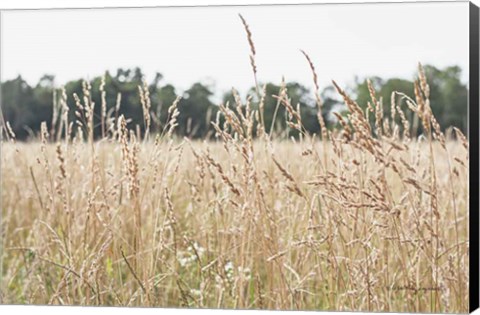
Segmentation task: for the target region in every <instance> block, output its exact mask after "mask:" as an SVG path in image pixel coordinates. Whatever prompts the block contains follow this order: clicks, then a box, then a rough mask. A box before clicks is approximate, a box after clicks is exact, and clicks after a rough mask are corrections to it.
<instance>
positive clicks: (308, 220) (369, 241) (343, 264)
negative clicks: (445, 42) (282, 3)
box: [1, 18, 469, 312]
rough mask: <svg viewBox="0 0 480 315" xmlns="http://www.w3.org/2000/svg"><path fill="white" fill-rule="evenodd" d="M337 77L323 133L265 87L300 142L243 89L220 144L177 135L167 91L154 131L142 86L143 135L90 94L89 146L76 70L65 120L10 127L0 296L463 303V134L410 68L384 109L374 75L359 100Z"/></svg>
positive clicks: (426, 308) (229, 109) (353, 306)
mask: <svg viewBox="0 0 480 315" xmlns="http://www.w3.org/2000/svg"><path fill="white" fill-rule="evenodd" d="M242 20H243V18H242ZM243 23H244V25H245V27H246V29H247V34H248V39H249V42H250V44H251V48H252V56H251V62H252V66H253V70H254V75H255V80H256V66H255V58H254V57H255V50H254V47H253V42H252V41H251V32H250V31H249V29H248V25H247V24H246V22H245V20H243ZM304 54H305V57H306V58H307V61H308V65H309V66H310V68H311V69H312V72H313V77H314V83H315V86H316V90H315V98H316V100H317V106H318V108H319V110H321V108H322V103H321V99H320V97H319V95H318V83H317V75H316V73H315V67H314V66H313V62H312V60H311V59H310V57H309V56H308V55H307V54H306V53H304ZM334 84H335V87H336V89H337V91H338V92H339V94H340V95H341V96H342V97H343V99H344V101H345V104H346V106H347V108H348V115H346V116H340V115H339V114H337V119H339V122H340V124H341V125H342V128H341V129H340V130H328V129H327V128H326V127H325V123H324V122H323V121H322V120H321V119H322V115H319V123H320V126H321V127H322V130H321V133H322V136H321V140H320V139H319V138H318V136H312V135H308V134H306V133H305V131H304V128H303V126H302V121H301V115H300V109H299V107H297V106H296V104H291V103H290V99H289V98H288V91H287V90H286V88H285V85H283V88H282V90H281V91H280V92H279V93H278V95H275V96H274V97H276V98H277V100H278V106H284V107H285V109H286V111H287V113H288V117H287V118H288V121H287V125H288V126H289V128H293V129H296V130H298V131H299V133H300V135H301V136H300V138H299V139H297V140H285V139H284V140H282V139H274V138H273V137H272V136H271V135H272V134H271V132H268V128H267V127H268V126H265V125H264V124H263V118H262V117H263V112H262V108H263V107H262V104H260V105H259V106H258V107H255V108H258V110H256V109H253V108H254V107H253V105H252V103H251V101H252V100H251V99H250V98H248V99H246V100H242V99H241V98H240V97H236V103H235V104H230V106H228V105H227V104H225V105H222V106H220V116H219V117H218V119H217V120H216V122H215V123H213V126H214V128H215V130H216V136H217V141H212V142H201V141H198V142H193V141H189V140H188V139H176V138H174V137H173V136H172V134H173V130H174V129H175V127H176V125H177V122H176V118H177V117H178V114H179V112H178V109H177V104H178V101H179V100H177V101H176V102H175V103H174V104H172V106H171V107H170V109H169V111H168V113H169V119H168V123H167V125H166V126H165V128H164V131H163V133H161V134H158V135H154V134H150V133H149V125H150V114H149V110H148V109H149V107H150V103H149V102H150V101H149V95H148V89H145V88H144V87H139V93H140V98H141V100H142V110H143V112H144V118H145V119H144V120H145V130H146V132H145V134H144V135H142V134H140V132H138V130H132V129H131V128H130V127H129V125H128V121H127V120H126V118H125V117H123V116H121V115H119V114H118V112H119V106H120V96H119V101H118V102H117V104H116V106H115V109H116V110H115V111H114V112H112V113H111V115H110V116H108V117H107V116H106V110H103V109H105V108H106V107H107V106H106V104H101V105H100V106H102V113H103V114H102V117H101V119H100V123H101V126H102V135H103V138H102V139H101V140H100V141H94V138H93V126H94V117H93V109H94V104H93V103H92V101H91V98H90V95H91V91H90V89H91V87H90V86H89V84H88V83H87V82H86V83H85V84H84V93H83V94H84V95H83V98H80V97H79V96H77V95H75V96H74V99H75V101H76V109H75V110H76V117H77V120H76V121H74V122H71V121H68V115H67V114H66V113H68V107H67V106H66V98H67V96H66V95H62V96H61V100H60V102H59V104H56V105H55V106H58V111H57V112H55V115H57V117H55V118H54V120H55V121H56V122H57V123H56V124H52V129H51V130H47V129H48V128H47V125H46V124H43V125H42V131H41V134H40V139H39V141H38V142H34V143H17V142H16V141H15V135H14V134H13V132H11V129H10V128H8V127H6V132H7V135H6V138H7V139H6V140H5V141H4V142H2V156H1V158H2V161H1V162H2V164H1V171H2V192H1V194H2V195H1V197H2V263H3V274H2V282H1V284H2V293H1V302H2V303H12V304H24V303H25V304H62V305H64V304H69V305H72V304H75V305H118V306H140V305H141V306H163V307H167V306H184V307H210V308H262V309H301V310H357V311H359V310H362V311H394V312H466V311H467V310H468V283H469V282H468V267H469V266H468V184H467V183H468V141H467V139H466V138H465V136H464V135H463V134H461V132H460V131H459V130H456V131H455V132H454V133H453V132H449V133H447V134H444V133H443V131H442V130H441V129H440V126H438V123H437V122H436V119H435V117H434V115H433V113H432V111H431V108H430V104H429V87H428V83H427V81H426V78H425V75H424V73H423V69H422V68H421V67H419V77H418V81H417V82H416V83H415V95H416V97H415V100H414V99H411V98H409V97H408V96H406V95H404V94H402V93H400V92H397V93H394V95H392V100H391V104H390V106H391V112H392V115H391V117H384V116H383V109H382V108H383V106H384V105H383V101H382V100H380V99H378V97H377V96H376V92H375V90H374V88H373V87H372V86H371V85H370V94H371V102H370V103H369V104H368V106H367V109H366V110H363V109H362V108H361V107H360V106H359V105H358V104H357V103H356V102H355V101H354V100H353V99H351V98H350V96H349V95H348V94H347V93H346V92H345V91H344V90H342V88H341V87H339V86H338V85H337V84H336V83H334ZM102 88H103V85H102ZM256 92H257V93H258V96H259V97H258V98H259V99H260V100H263V99H264V98H265V97H272V96H268V95H265V93H264V92H263V91H262V90H261V88H259V87H258V84H257V91H256ZM103 99H104V98H103ZM103 102H104V101H102V103H103ZM235 109H236V110H235ZM407 111H412V112H414V114H415V115H416V116H417V117H418V119H419V121H421V122H422V124H423V130H425V132H424V134H423V135H422V136H420V137H419V138H410V129H411V128H410V125H409V122H408V121H407V119H406V118H405V117H408V116H407V113H406V112H407ZM369 117H374V118H373V121H374V123H371V122H370V118H369ZM220 118H222V119H220ZM6 126H8V125H6ZM74 130H78V131H77V132H75V133H74V132H73V131H74ZM254 132H256V133H257V134H258V135H259V136H258V137H257V138H255V137H254ZM74 134H75V135H74ZM453 134H454V135H455V137H454V136H453ZM72 135H74V136H73V137H72Z"/></svg>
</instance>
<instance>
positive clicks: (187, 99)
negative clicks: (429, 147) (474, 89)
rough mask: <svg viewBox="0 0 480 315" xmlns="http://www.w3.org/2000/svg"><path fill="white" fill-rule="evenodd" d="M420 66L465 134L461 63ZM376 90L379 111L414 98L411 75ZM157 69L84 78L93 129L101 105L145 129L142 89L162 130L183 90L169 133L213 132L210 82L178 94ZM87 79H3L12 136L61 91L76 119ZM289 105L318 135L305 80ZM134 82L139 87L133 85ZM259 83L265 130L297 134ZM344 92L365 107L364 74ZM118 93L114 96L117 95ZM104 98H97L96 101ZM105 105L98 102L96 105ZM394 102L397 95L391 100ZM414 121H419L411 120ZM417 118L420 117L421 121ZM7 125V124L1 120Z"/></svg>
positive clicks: (47, 117) (443, 109)
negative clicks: (149, 75) (148, 73)
mask: <svg viewBox="0 0 480 315" xmlns="http://www.w3.org/2000/svg"><path fill="white" fill-rule="evenodd" d="M424 68H425V72H426V75H427V79H428V81H429V85H430V90H431V91H430V100H431V107H432V111H433V113H434V115H435V116H436V117H437V120H438V122H439V123H440V125H441V126H442V127H443V128H447V127H450V126H455V127H457V128H459V129H461V130H462V131H463V132H464V133H466V131H467V121H468V116H467V115H468V103H467V102H468V98H467V95H468V91H467V86H466V84H464V83H462V82H461V68H460V67H458V66H450V67H446V68H443V69H438V68H436V67H434V66H432V65H426V66H425V67H424ZM369 79H370V81H371V83H372V85H373V87H374V88H375V90H376V94H377V96H378V97H379V98H381V99H382V102H383V103H384V106H383V110H384V115H385V117H390V108H391V106H390V105H389V104H390V101H391V94H392V92H394V91H400V92H403V93H405V94H406V95H408V96H410V97H411V98H413V99H414V88H413V86H414V82H413V78H412V80H406V79H401V78H387V79H385V78H380V77H373V78H369ZM162 80H163V76H162V75H161V74H160V73H157V74H156V75H155V77H154V78H153V80H152V81H151V82H145V81H144V74H143V72H142V70H141V69H140V68H138V67H137V68H134V69H118V70H117V71H116V73H109V72H106V73H105V74H104V75H101V76H97V77H95V78H93V80H91V81H89V82H88V84H89V85H90V86H91V89H90V93H91V95H89V97H90V98H91V100H92V101H93V102H94V103H95V108H94V122H95V123H94V136H95V137H101V136H102V135H103V134H104V132H105V130H102V128H103V127H102V124H101V121H100V120H101V118H100V117H101V116H102V110H104V111H108V112H110V113H111V112H112V111H116V115H124V116H125V117H126V118H128V119H129V126H130V128H133V129H136V130H138V131H139V132H140V133H142V132H144V131H145V122H144V113H143V112H142V103H141V102H142V101H141V95H140V94H142V92H141V90H142V89H144V91H146V92H148V93H147V94H148V95H147V96H148V98H149V102H150V103H149V104H151V106H150V107H149V111H150V116H151V120H152V122H151V128H150V132H151V133H155V132H159V131H161V130H162V127H163V126H164V125H165V123H166V120H167V118H168V115H169V113H168V108H169V107H170V105H171V104H172V103H173V102H175V101H176V100H177V97H179V96H181V98H180V99H179V101H178V110H179V116H178V118H177V123H178V126H177V128H176V129H175V133H176V135H177V136H180V137H184V136H186V137H189V138H192V139H196V138H202V139H204V138H211V137H212V136H213V134H214V128H213V126H212V122H213V121H215V119H216V116H217V112H218V108H219V107H218V105H219V104H215V103H214V102H213V101H212V96H213V94H214V92H213V91H212V89H211V88H210V87H209V86H207V85H205V84H203V83H201V82H197V83H194V84H193V85H192V86H191V87H190V88H188V89H187V90H186V91H185V92H183V93H181V95H179V94H180V93H179V92H178V91H177V89H176V88H175V86H173V85H171V84H162ZM84 84H85V81H83V80H81V79H79V80H73V81H70V82H67V83H66V84H65V85H64V87H63V89H60V88H59V87H58V86H56V85H55V78H54V76H52V75H44V76H43V77H42V78H41V79H40V80H39V82H38V83H37V84H36V85H35V86H31V85H29V84H28V83H27V82H26V81H25V80H24V79H23V78H22V77H21V76H18V77H17V78H15V79H12V80H7V81H5V82H3V83H2V84H1V89H2V108H1V109H2V116H3V117H1V118H2V120H4V121H8V122H9V126H10V128H11V130H12V131H13V132H14V133H15V135H16V138H17V139H18V140H28V139H33V138H35V137H36V136H37V134H38V132H39V130H40V124H41V122H43V121H45V122H47V127H48V128H52V126H53V125H54V123H55V122H54V119H52V117H53V118H55V114H56V113H55V106H57V105H55V104H58V102H59V99H60V98H62V97H64V98H65V100H66V102H65V104H66V106H67V107H68V108H69V111H68V115H69V121H74V120H75V119H76V118H75V115H76V114H75V112H76V110H75V108H76V103H75V98H74V97H72V96H73V95H74V94H76V95H77V96H78V98H79V99H83V97H84V96H85V95H84V94H85V86H84ZM284 85H285V87H286V89H287V92H288V96H289V98H290V101H291V104H294V105H296V104H298V105H299V107H300V109H301V116H302V117H301V118H302V123H303V126H304V128H305V130H306V132H308V133H310V134H319V132H320V126H319V122H318V117H317V113H318V110H317V106H316V103H315V95H314V94H313V92H312V91H311V90H309V89H308V88H307V87H306V86H304V85H302V84H300V83H298V82H286V83H284ZM139 87H140V90H139ZM260 89H261V90H262V91H263V92H264V93H262V94H264V95H265V98H264V100H263V101H264V103H263V104H264V108H263V113H264V114H263V119H264V126H265V127H266V129H267V131H270V130H271V131H272V133H274V134H277V135H278V136H287V137H289V136H295V135H296V134H295V131H293V130H289V128H288V126H287V122H286V121H287V119H286V116H287V115H288V113H287V112H286V110H285V108H284V107H283V106H279V103H278V99H277V98H275V97H274V96H275V95H278V94H279V91H280V89H281V85H278V84H274V83H266V84H264V85H263V84H262V86H261V87H260ZM347 91H348V92H349V93H350V95H352V96H353V98H354V99H355V100H356V101H357V103H358V104H359V105H360V106H362V107H363V108H366V107H367V106H368V102H369V100H370V95H369V90H368V84H367V80H366V79H359V78H356V79H355V80H354V83H353V84H351V86H349V87H347ZM255 92H256V89H255V87H252V88H251V90H250V93H249V94H251V95H252V106H253V107H255V106H258V104H259V100H258V97H256V96H255V95H256V93H255ZM119 95H120V96H119ZM235 97H236V96H235V93H233V92H230V93H226V94H225V95H224V96H223V104H230V105H231V106H233V105H234V104H235ZM320 97H321V99H322V102H323V106H322V113H321V115H322V116H323V118H324V120H325V122H326V125H327V128H334V127H336V124H337V120H336V119H335V116H334V115H332V112H333V111H335V112H339V113H341V112H342V111H344V110H345V107H344V106H343V102H342V101H341V99H340V98H339V96H338V95H337V93H336V92H335V89H334V88H333V86H326V87H324V89H323V90H322V91H321V92H320ZM102 99H103V100H102ZM102 101H103V102H104V104H106V108H102V107H101V106H100V104H102ZM396 101H399V100H396ZM407 119H409V120H410V125H411V126H412V128H415V129H413V131H412V134H413V135H415V134H420V132H421V130H420V129H421V127H417V126H416V122H415V121H414V115H411V116H407ZM417 125H418V124H417ZM420 125H421V124H420ZM4 126H5V125H4Z"/></svg>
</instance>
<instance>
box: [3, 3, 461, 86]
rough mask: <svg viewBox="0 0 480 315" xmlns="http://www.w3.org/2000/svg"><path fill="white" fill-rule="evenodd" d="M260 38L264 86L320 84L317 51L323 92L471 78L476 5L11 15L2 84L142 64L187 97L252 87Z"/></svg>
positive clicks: (5, 30)
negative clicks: (471, 22) (366, 84)
mask: <svg viewBox="0 0 480 315" xmlns="http://www.w3.org/2000/svg"><path fill="white" fill-rule="evenodd" d="M238 13H241V14H242V15H243V16H244V17H245V19H246V20H247V22H248V24H249V25H250V28H251V31H252V33H253V40H254V42H255V46H256V50H257V67H258V77H259V80H260V81H263V82H265V81H272V82H275V83H279V82H280V80H281V77H282V75H284V76H285V78H286V80H287V81H298V82H301V83H303V84H305V85H306V86H307V87H310V88H311V87H312V86H313V84H312V80H311V78H312V76H311V72H310V69H309V68H308V65H307V63H306V61H305V59H304V57H303V56H302V55H301V54H300V52H299V49H304V50H305V51H306V52H308V53H309V55H310V57H311V58H312V60H313V62H314V63H315V67H316V69H317V73H318V75H319V81H320V84H321V86H325V85H327V84H329V83H330V80H331V79H335V80H336V81H338V82H339V83H341V84H347V83H351V82H352V81H353V78H354V75H358V76H360V77H365V76H372V75H379V76H381V77H391V76H398V77H404V78H412V76H413V74H414V72H415V68H416V64H417V62H418V61H420V62H422V63H424V64H427V63H428V64H433V65H435V66H437V67H444V66H448V65H454V64H456V65H460V66H461V67H462V69H463V70H464V73H463V80H464V81H467V78H468V76H467V75H468V2H458V3H401V4H398V3H397V4H395V3H393V4H361V5H360V4H349V5H340V4H334V5H297V6H253V7H245V6H243V7H210V8H207V7H197V8H144V9H87V10H45V11H39V10H36V11H4V12H2V25H1V26H2V30H1V32H2V34H1V35H2V42H1V53H2V67H1V71H2V79H3V80H8V79H12V78H15V77H16V76H17V75H18V74H21V75H22V77H24V78H25V79H26V80H27V81H28V82H29V83H31V84H35V83H36V82H37V81H38V79H39V78H40V77H41V76H42V75H43V74H45V73H48V74H54V75H55V76H56V83H57V84H62V83H65V82H66V81H68V80H71V79H78V78H92V77H94V76H97V75H101V74H102V73H103V72H104V71H105V70H110V71H111V72H112V74H115V73H116V69H117V68H119V67H123V68H127V67H135V66H139V67H141V68H142V70H143V71H144V72H145V73H146V75H147V77H146V79H147V80H148V81H150V80H152V79H153V76H154V73H155V72H156V71H158V72H160V73H162V74H163V75H164V80H163V81H162V83H163V84H165V83H172V84H174V85H175V86H176V87H177V88H179V92H180V91H182V90H183V89H186V88H188V87H189V86H190V85H191V84H192V83H194V82H196V81H199V80H200V81H203V82H205V83H211V84H213V83H215V85H214V88H215V91H216V92H217V93H223V92H225V91H228V90H229V89H230V88H231V87H235V88H237V89H239V90H240V91H245V90H246V89H247V88H248V87H251V86H252V85H253V83H254V82H253V77H252V70H251V67H250V62H249V57H248V55H249V52H250V51H249V46H248V43H247V39H246V35H245V30H244V29H243V26H242V24H241V21H240V19H239V18H238V15H237V14H238Z"/></svg>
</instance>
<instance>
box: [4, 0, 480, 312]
mask: <svg viewBox="0 0 480 315" xmlns="http://www.w3.org/2000/svg"><path fill="white" fill-rule="evenodd" d="M292 2H294V3H312V2H313V1H302V0H287V1H285V0H247V1H238V0H236V1H229V2H228V4H282V3H284V4H285V3H292ZM317 2H319V3H322V2H323V3H325V2H326V1H317ZM328 2H329V3H343V2H345V1H334V0H329V1H328ZM348 2H355V3H358V2H374V1H353V0H350V1H348ZM385 2H394V1H385ZM405 2H412V1H405ZM473 2H474V3H475V4H476V5H480V0H475V1H473ZM194 4H197V5H204V4H210V5H216V4H227V2H226V1H224V0H197V1H191V0H176V1H175V0H142V1H138V0H69V1H68V2H67V1H65V0H63V1H62V0H41V1H39V0H14V1H13V0H12V1H9V0H2V1H1V2H0V9H12V8H16V9H19V8H79V7H82V8H88V7H132V6H135V7H136V6H139V5H141V6H144V7H145V6H159V5H194ZM0 314H2V315H3V314H5V315H9V314H17V315H18V314H36V315H42V314H49V315H57V314H59V315H60V314H62V315H63V314H74V315H75V314H105V315H109V314H112V315H113V314H114V315H123V314H141V315H143V314H195V315H206V314H242V315H243V314H249V315H250V314H282V315H283V314H312V313H311V312H308V313H307V312H275V313H274V312H271V311H222V310H188V309H139V308H135V309H127V308H109V307H105V308H93V307H38V306H35V307H32V306H0ZM320 314H326V315H329V314H339V313H333V312H321V313H320ZM341 314H358V313H341ZM393 314H395V313H393ZM475 314H477V315H479V314H480V311H478V310H477V312H475Z"/></svg>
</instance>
